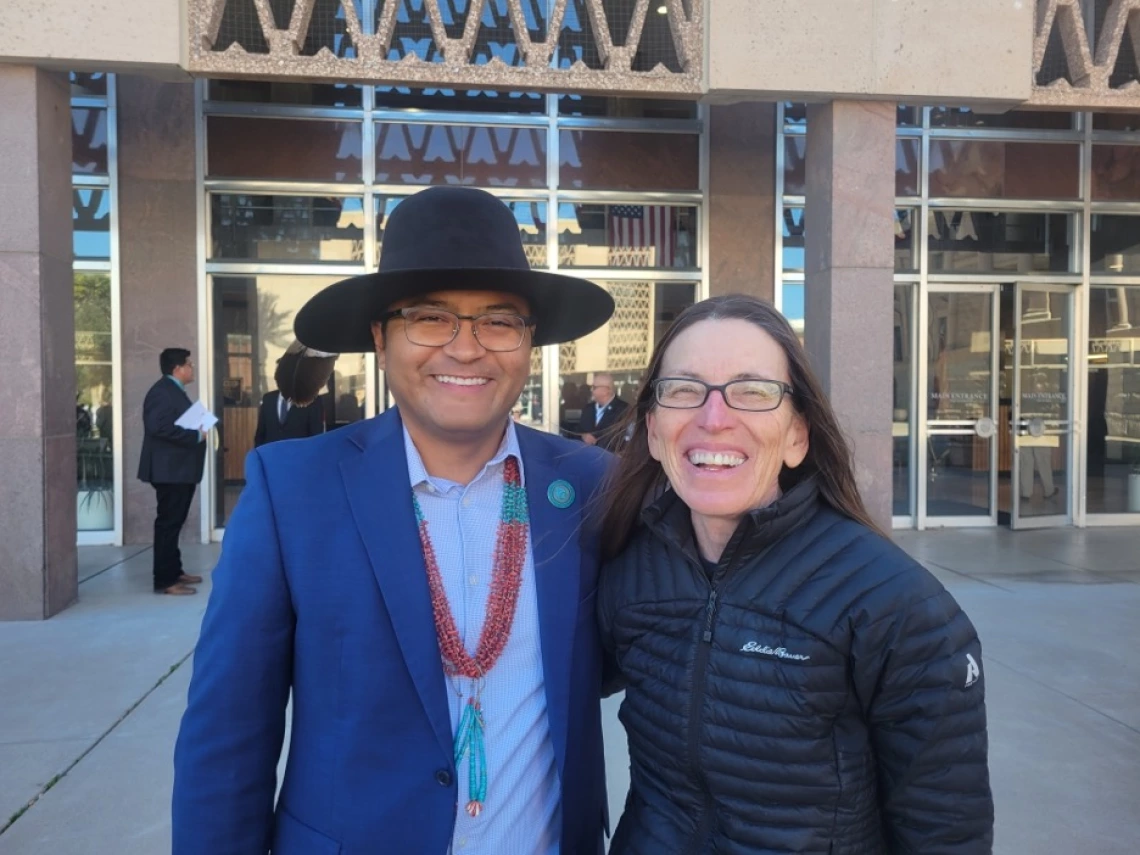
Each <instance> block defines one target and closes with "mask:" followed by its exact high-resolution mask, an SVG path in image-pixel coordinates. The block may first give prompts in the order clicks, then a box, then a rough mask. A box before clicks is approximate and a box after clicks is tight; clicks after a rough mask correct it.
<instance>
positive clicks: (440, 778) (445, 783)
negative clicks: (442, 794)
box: [435, 769, 451, 787]
mask: <svg viewBox="0 0 1140 855" xmlns="http://www.w3.org/2000/svg"><path fill="white" fill-rule="evenodd" d="M435 779H436V781H437V782H438V783H439V785H440V786H441V787H450V786H451V773H450V772H448V771H447V770H446V769H440V770H439V771H438V772H436V773H435Z"/></svg>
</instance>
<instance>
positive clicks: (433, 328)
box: [383, 306, 534, 353]
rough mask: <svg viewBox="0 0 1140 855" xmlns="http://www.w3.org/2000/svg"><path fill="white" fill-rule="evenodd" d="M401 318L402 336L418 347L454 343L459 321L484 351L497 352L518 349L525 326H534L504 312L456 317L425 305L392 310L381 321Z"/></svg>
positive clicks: (523, 318) (529, 321) (532, 321)
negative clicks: (468, 325)
mask: <svg viewBox="0 0 1140 855" xmlns="http://www.w3.org/2000/svg"><path fill="white" fill-rule="evenodd" d="M392 318H403V319H404V335H405V336H407V338H408V341H410V342H411V343H412V344H418V345H420V346H421V347H444V346H446V345H449V344H451V343H452V342H453V341H455V337H456V336H457V335H459V322H460V321H471V331H472V332H473V333H474V334H475V340H476V341H478V342H479V344H480V345H482V346H483V347H484V348H485V349H487V350H493V351H496V352H499V353H502V352H506V351H511V350H518V349H519V347H521V346H522V343H523V339H525V338H526V330H527V327H530V326H533V325H534V319H533V318H528V317H524V316H523V315H515V314H510V313H507V312H492V313H490V314H487V315H457V314H456V313H455V312H449V311H447V310H446V309H436V308H431V307H425V306H410V307H408V308H404V309H394V310H392V311H391V312H388V313H386V314H385V315H384V317H383V320H385V321H389V320H391V319H392Z"/></svg>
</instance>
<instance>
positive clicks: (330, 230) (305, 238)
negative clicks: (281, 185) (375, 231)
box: [210, 193, 364, 264]
mask: <svg viewBox="0 0 1140 855" xmlns="http://www.w3.org/2000/svg"><path fill="white" fill-rule="evenodd" d="M210 258H211V259H213V260H216V261H269V262H283V261H284V262H290V261H292V262H314V261H329V262H336V263H340V264H346V263H347V264H352V263H354V262H361V261H363V260H364V202H363V200H362V199H359V198H342V197H337V196H254V195H249V194H239V193H232V194H231V193H216V194H212V195H211V196H210Z"/></svg>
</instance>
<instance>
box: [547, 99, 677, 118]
mask: <svg viewBox="0 0 1140 855" xmlns="http://www.w3.org/2000/svg"><path fill="white" fill-rule="evenodd" d="M558 114H559V115H560V116H590V117H598V118H606V119H682V120H692V119H696V118H697V102H696V101H681V100H673V99H664V98H656V99H655V98H611V97H607V96H605V95H579V94H575V93H570V94H566V95H560V96H559V97H558Z"/></svg>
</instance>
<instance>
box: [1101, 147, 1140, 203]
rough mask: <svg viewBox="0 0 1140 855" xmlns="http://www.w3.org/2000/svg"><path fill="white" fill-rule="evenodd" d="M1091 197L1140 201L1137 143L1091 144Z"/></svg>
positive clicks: (1139, 167)
mask: <svg viewBox="0 0 1140 855" xmlns="http://www.w3.org/2000/svg"><path fill="white" fill-rule="evenodd" d="M1092 197H1093V199H1094V200H1097V201H1113V200H1121V201H1129V202H1135V201H1140V146H1136V145H1094V146H1093V150H1092Z"/></svg>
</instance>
